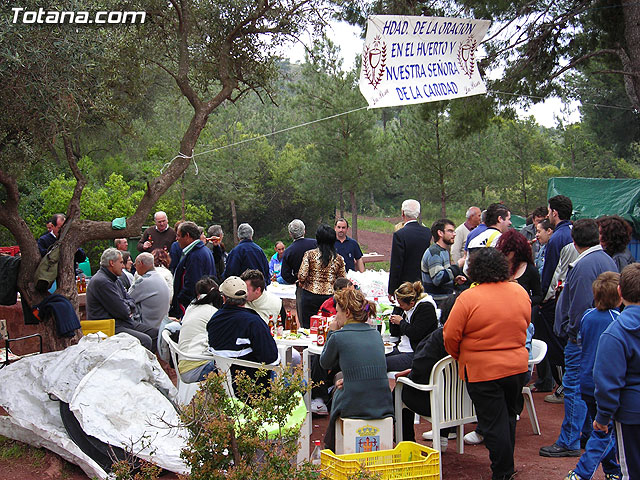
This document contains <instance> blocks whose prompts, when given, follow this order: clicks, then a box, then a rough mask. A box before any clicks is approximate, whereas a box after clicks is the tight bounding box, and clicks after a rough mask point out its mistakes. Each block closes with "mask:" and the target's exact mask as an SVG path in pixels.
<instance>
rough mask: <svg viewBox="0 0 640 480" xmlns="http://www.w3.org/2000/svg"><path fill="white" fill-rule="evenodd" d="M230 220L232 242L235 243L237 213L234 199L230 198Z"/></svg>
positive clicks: (236, 240) (236, 238) (236, 239)
mask: <svg viewBox="0 0 640 480" xmlns="http://www.w3.org/2000/svg"><path fill="white" fill-rule="evenodd" d="M231 222H232V225H233V244H234V245H237V244H238V242H239V241H240V240H239V239H238V214H237V212H236V201H235V200H234V199H231Z"/></svg>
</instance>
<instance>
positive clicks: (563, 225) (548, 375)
mask: <svg viewBox="0 0 640 480" xmlns="http://www.w3.org/2000/svg"><path fill="white" fill-rule="evenodd" d="M572 212H573V203H572V202H571V199H570V198H569V197H565V196H564V195H556V196H555V197H552V198H550V199H549V214H548V219H549V223H550V224H551V225H552V226H553V227H554V231H553V235H551V238H550V239H549V242H548V243H547V249H546V254H545V260H544V267H543V268H542V285H541V287H542V295H543V301H542V303H541V304H540V305H539V306H538V307H536V309H535V311H534V314H535V316H534V317H533V324H534V326H535V329H536V333H535V335H534V336H535V338H537V339H540V340H542V341H544V342H545V343H546V344H547V348H548V349H547V356H546V357H545V359H544V360H543V361H542V362H541V363H540V364H538V366H537V370H538V381H536V383H535V388H536V389H537V390H538V391H551V389H552V387H553V378H554V377H555V380H556V383H557V384H558V385H560V384H561V383H562V382H561V378H560V375H559V374H558V368H557V367H562V366H564V345H565V343H566V341H565V340H563V339H561V338H559V337H558V336H556V335H555V334H554V333H553V324H554V322H555V312H556V287H557V286H558V282H564V278H565V276H566V274H567V269H568V267H569V263H571V262H572V261H573V260H575V259H576V257H577V256H578V252H576V249H575V247H574V246H573V239H572V238H571V228H572V225H571V220H569V219H570V218H571V213H572ZM552 375H553V377H552ZM545 401H550V402H552V403H562V397H561V396H560V395H547V397H546V398H545Z"/></svg>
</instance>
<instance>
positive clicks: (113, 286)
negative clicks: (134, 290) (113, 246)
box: [87, 267, 135, 325]
mask: <svg viewBox="0 0 640 480" xmlns="http://www.w3.org/2000/svg"><path fill="white" fill-rule="evenodd" d="M134 309H135V303H134V301H133V300H132V299H131V297H130V296H129V294H128V293H127V292H126V291H125V289H124V287H123V286H122V284H121V283H120V282H119V281H118V277H117V276H116V275H115V274H113V273H111V272H110V271H109V269H108V268H106V267H100V270H98V271H97V272H96V274H95V275H94V276H93V277H91V281H90V282H89V285H87V319H88V320H102V319H105V318H114V319H115V320H116V324H123V325H131V323H132V322H131V312H132V311H133V310H134Z"/></svg>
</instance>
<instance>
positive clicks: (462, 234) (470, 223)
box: [451, 207, 482, 264]
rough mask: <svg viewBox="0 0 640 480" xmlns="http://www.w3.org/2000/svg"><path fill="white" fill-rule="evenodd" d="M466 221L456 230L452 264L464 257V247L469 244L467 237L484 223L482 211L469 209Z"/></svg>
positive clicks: (452, 249) (452, 247)
mask: <svg viewBox="0 0 640 480" xmlns="http://www.w3.org/2000/svg"><path fill="white" fill-rule="evenodd" d="M466 218H467V219H466V221H464V222H463V223H461V224H460V225H458V228H456V238H455V240H454V241H453V245H451V263H452V264H457V263H458V260H460V259H461V258H462V257H464V246H465V245H466V244H467V237H468V236H469V233H471V231H472V230H473V229H475V228H476V227H477V226H478V225H480V222H481V221H482V210H480V209H479V208H478V207H469V209H468V210H467V215H466Z"/></svg>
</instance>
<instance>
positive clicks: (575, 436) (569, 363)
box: [556, 340, 591, 450]
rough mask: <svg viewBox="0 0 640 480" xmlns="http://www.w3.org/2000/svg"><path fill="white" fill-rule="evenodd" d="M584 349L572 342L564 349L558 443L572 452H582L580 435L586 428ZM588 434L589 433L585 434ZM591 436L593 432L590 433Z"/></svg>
mask: <svg viewBox="0 0 640 480" xmlns="http://www.w3.org/2000/svg"><path fill="white" fill-rule="evenodd" d="M581 354H582V348H580V346H579V345H577V344H575V343H573V342H572V341H571V340H569V341H568V342H567V345H566V346H565V347H564V376H563V377H562V385H563V386H564V420H563V421H562V428H561V429H560V436H559V437H558V440H557V441H556V443H557V444H558V445H560V446H561V447H565V448H568V449H570V450H580V433H581V431H582V430H583V427H585V428H586V425H585V419H586V418H587V405H586V404H585V403H584V401H583V400H582V396H581V394H580V356H581ZM585 433H587V432H585ZM588 434H589V435H590V434H591V431H589V432H588Z"/></svg>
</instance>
